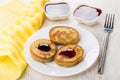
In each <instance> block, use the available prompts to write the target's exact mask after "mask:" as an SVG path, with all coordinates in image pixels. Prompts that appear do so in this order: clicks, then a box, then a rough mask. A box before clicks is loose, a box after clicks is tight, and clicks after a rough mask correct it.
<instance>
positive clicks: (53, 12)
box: [44, 2, 70, 20]
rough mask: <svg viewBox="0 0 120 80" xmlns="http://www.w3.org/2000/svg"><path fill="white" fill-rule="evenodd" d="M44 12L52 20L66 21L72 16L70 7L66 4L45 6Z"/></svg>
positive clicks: (59, 3) (49, 3) (48, 4)
mask: <svg viewBox="0 0 120 80" xmlns="http://www.w3.org/2000/svg"><path fill="white" fill-rule="evenodd" d="M44 12H45V15H46V16H47V18H48V19H50V20H61V19H66V18H67V17H68V16H69V14H70V7H69V5H68V3H66V2H58V3H51V2H48V3H46V4H45V6H44Z"/></svg>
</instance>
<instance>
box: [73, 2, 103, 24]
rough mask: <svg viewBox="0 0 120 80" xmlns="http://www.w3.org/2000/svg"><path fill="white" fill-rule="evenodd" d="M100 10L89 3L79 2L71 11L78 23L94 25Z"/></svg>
mask: <svg viewBox="0 0 120 80" xmlns="http://www.w3.org/2000/svg"><path fill="white" fill-rule="evenodd" d="M102 13H103V12H102V10H101V9H100V8H96V7H93V6H90V5H86V4H81V5H79V6H78V7H77V8H76V9H75V10H74V12H73V16H74V18H75V19H76V20H77V21H79V22H80V23H83V24H86V25H94V24H96V23H97V22H98V20H99V18H100V17H101V15H102Z"/></svg>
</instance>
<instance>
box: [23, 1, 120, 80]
mask: <svg viewBox="0 0 120 80" xmlns="http://www.w3.org/2000/svg"><path fill="white" fill-rule="evenodd" d="M50 1H51V2H59V1H63V0H50ZM64 1H65V2H68V3H69V4H70V7H71V13H72V11H73V10H74V9H75V8H76V7H77V6H78V5H79V4H81V3H87V4H90V5H93V6H96V7H99V8H101V9H102V10H103V16H102V17H101V19H100V20H99V23H98V24H96V25H94V26H86V25H83V24H80V23H78V22H76V21H75V20H74V19H73V16H72V14H71V15H70V16H69V18H68V19H67V20H62V21H55V22H54V21H50V20H48V19H47V18H46V20H45V22H44V24H43V27H45V26H48V25H52V24H61V23H63V24H74V25H76V26H81V27H83V28H85V29H87V30H89V31H90V32H92V33H93V34H94V35H95V36H96V38H97V39H98V41H99V44H100V47H102V41H103V38H104V32H103V24H104V19H105V13H108V12H111V13H115V25H114V31H113V32H112V33H111V35H110V40H109V45H108V50H107V58H106V63H105V68H104V74H103V75H99V74H98V73H97V68H98V61H97V62H96V63H95V64H94V65H93V66H92V67H90V68H89V69H88V70H86V71H84V72H82V73H80V74H77V75H74V76H70V77H51V76H46V75H43V74H41V73H38V72H36V71H34V70H33V69H32V68H30V67H29V66H28V68H27V69H26V71H25V73H24V74H23V76H22V77H21V80H119V79H120V63H119V61H120V49H119V46H120V8H119V7H120V4H119V3H120V0H64Z"/></svg>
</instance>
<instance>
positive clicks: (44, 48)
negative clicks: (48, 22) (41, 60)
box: [38, 44, 51, 52]
mask: <svg viewBox="0 0 120 80" xmlns="http://www.w3.org/2000/svg"><path fill="white" fill-rule="evenodd" d="M38 49H39V50H41V51H44V52H48V51H50V49H51V48H50V46H49V45H48V44H39V45H38Z"/></svg>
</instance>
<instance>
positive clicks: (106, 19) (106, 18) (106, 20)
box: [104, 14, 108, 28]
mask: <svg viewBox="0 0 120 80" xmlns="http://www.w3.org/2000/svg"><path fill="white" fill-rule="evenodd" d="M107 22H108V14H106V17H105V24H104V27H106V28H107Z"/></svg>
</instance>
